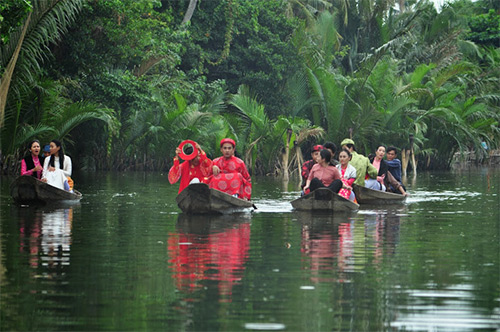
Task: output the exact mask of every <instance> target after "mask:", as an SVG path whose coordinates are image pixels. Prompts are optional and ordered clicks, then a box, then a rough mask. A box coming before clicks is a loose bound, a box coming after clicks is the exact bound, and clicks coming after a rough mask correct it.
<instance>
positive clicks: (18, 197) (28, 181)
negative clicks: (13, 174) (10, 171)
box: [10, 175, 82, 203]
mask: <svg viewBox="0 0 500 332" xmlns="http://www.w3.org/2000/svg"><path fill="white" fill-rule="evenodd" d="M10 194H11V196H12V198H13V199H14V201H16V202H18V203H30V202H42V203H50V202H55V201H79V200H80V199H81V198H82V194H81V193H80V192H78V191H76V190H75V191H74V193H71V192H69V191H66V190H62V189H59V188H56V187H54V186H51V185H50V184H47V183H45V182H42V181H40V180H38V179H37V178H35V177H33V176H26V175H25V176H20V177H18V178H17V179H15V180H14V182H12V183H11V185H10Z"/></svg>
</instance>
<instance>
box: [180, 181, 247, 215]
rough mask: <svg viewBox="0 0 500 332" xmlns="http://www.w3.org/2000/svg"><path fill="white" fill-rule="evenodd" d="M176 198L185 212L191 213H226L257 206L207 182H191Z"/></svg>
mask: <svg viewBox="0 0 500 332" xmlns="http://www.w3.org/2000/svg"><path fill="white" fill-rule="evenodd" d="M175 200H176V202H177V205H178V206H179V208H180V209H181V210H182V211H183V212H185V213H190V214H201V213H220V214H225V213H233V212H241V211H244V210H246V209H250V208H255V206H254V205H253V203H252V202H250V201H246V200H243V199H240V198H236V197H233V196H231V195H228V194H226V193H224V192H222V191H219V190H215V189H211V188H209V187H208V185H207V184H205V183H193V184H190V185H189V186H187V187H186V189H184V190H183V191H181V193H180V194H179V195H177V197H176V198H175Z"/></svg>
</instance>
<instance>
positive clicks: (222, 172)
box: [209, 138, 252, 200]
mask: <svg viewBox="0 0 500 332" xmlns="http://www.w3.org/2000/svg"><path fill="white" fill-rule="evenodd" d="M235 148H236V142H235V141H234V140H232V139H231V138H224V139H223V140H221V141H220V151H221V153H222V156H221V157H219V158H215V159H214V160H213V162H212V164H213V167H212V171H213V176H212V179H211V180H210V184H209V185H210V188H213V189H217V190H219V191H222V192H225V193H227V194H229V195H232V196H235V197H238V198H241V199H246V200H250V198H251V196H252V181H251V179H250V174H249V173H248V170H247V167H246V165H245V163H244V162H243V160H241V159H240V158H237V157H235V156H234V152H235Z"/></svg>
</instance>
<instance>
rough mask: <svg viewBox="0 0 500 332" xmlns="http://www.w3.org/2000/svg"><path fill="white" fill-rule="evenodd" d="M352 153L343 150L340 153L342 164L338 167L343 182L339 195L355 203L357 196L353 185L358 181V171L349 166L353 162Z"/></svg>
mask: <svg viewBox="0 0 500 332" xmlns="http://www.w3.org/2000/svg"><path fill="white" fill-rule="evenodd" d="M351 157H352V155H351V153H350V152H349V150H346V149H343V150H342V151H340V153H339V160H340V164H338V165H337V166H336V167H337V169H338V170H339V172H340V176H341V178H340V179H341V180H342V184H343V185H342V189H340V191H339V195H340V196H342V197H344V198H347V199H349V200H351V201H354V199H355V198H356V196H355V195H354V192H353V191H352V184H353V183H354V181H355V180H356V169H355V168H354V166H352V165H351V164H349V161H351Z"/></svg>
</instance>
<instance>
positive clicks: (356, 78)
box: [0, 0, 500, 176]
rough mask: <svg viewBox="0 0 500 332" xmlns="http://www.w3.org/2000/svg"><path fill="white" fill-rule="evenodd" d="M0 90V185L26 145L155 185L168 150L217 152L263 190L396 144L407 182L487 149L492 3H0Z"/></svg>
mask: <svg viewBox="0 0 500 332" xmlns="http://www.w3.org/2000/svg"><path fill="white" fill-rule="evenodd" d="M0 77H1V84H0V111H1V113H0V127H1V161H2V168H3V171H4V172H14V170H15V168H16V165H17V164H18V161H19V159H20V158H21V157H22V155H23V154H24V153H26V148H25V147H26V145H27V143H28V142H29V141H30V140H32V139H34V138H38V139H39V140H41V141H42V143H46V142H49V141H50V140H51V139H54V138H56V139H60V140H62V141H63V143H64V145H65V151H66V152H67V153H68V154H69V155H71V156H72V158H73V163H74V167H75V168H81V169H90V170H92V169H109V170H129V169H130V170H162V171H165V170H168V168H169V167H170V166H171V163H172V157H173V156H174V151H175V147H176V146H177V145H178V144H179V143H180V142H181V141H182V140H184V139H192V140H195V141H197V142H199V143H200V144H201V145H202V147H203V148H204V149H205V150H206V151H207V153H208V154H209V155H212V156H214V157H215V156H218V154H219V151H218V143H219V140H220V139H221V138H223V137H232V138H235V139H236V141H237V151H238V153H239V155H240V156H241V157H242V158H243V159H244V160H245V161H246V162H247V165H249V168H251V170H252V172H253V174H276V175H279V174H284V173H286V174H288V172H293V171H294V170H296V169H297V165H298V164H299V163H300V162H302V160H303V156H308V155H309V152H310V146H311V145H312V144H314V143H316V142H319V143H321V142H324V141H332V142H334V143H336V144H337V145H338V144H339V143H340V141H341V140H342V139H343V138H345V137H352V138H353V139H354V141H355V142H356V144H357V149H358V151H360V152H361V153H364V154H368V153H369V152H372V151H374V149H375V148H376V146H378V145H379V144H386V145H394V146H396V147H398V148H400V149H405V150H408V148H409V144H410V143H409V137H410V135H411V136H412V138H413V148H414V153H415V155H416V157H417V159H418V165H419V166H418V167H419V168H433V169H436V168H448V167H450V163H451V160H452V157H453V155H454V154H455V153H456V152H457V151H459V152H467V151H474V153H476V154H477V155H478V156H479V157H481V156H483V157H484V156H485V155H486V154H487V153H488V151H490V150H491V149H495V148H498V147H499V142H500V139H499V138H500V127H499V121H500V111H499V110H500V89H499V88H500V84H499V83H500V2H499V1H497V0H477V1H475V2H472V1H470V0H458V1H454V2H450V3H448V4H445V5H444V6H443V8H441V9H440V10H437V9H436V8H435V6H434V5H433V4H432V3H431V2H429V1H427V0H422V1H412V0H408V1H404V0H403V1H394V0H392V1H391V0H273V1H270V0H252V1H250V0H31V1H28V0H9V1H2V2H1V3H0ZM483 142H484V143H486V144H484V143H483ZM485 146H486V148H485ZM285 176H287V175H285Z"/></svg>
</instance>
